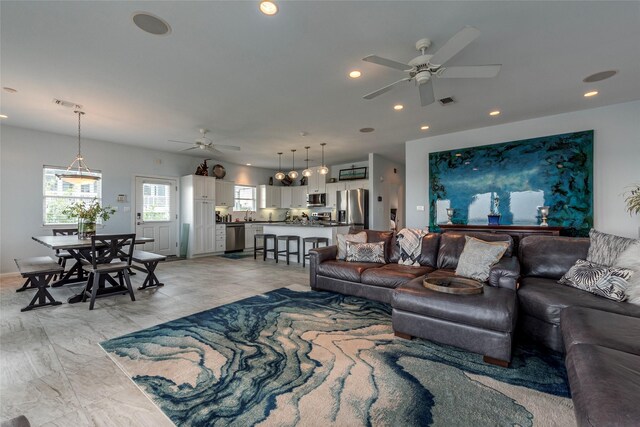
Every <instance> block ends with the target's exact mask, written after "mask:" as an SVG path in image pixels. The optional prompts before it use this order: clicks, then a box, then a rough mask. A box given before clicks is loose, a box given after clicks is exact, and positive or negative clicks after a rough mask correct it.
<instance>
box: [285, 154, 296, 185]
mask: <svg viewBox="0 0 640 427" xmlns="http://www.w3.org/2000/svg"><path fill="white" fill-rule="evenodd" d="M287 175H289V178H291V179H296V178H297V177H298V172H297V171H296V150H291V170H290V171H289V173H288V174H287Z"/></svg>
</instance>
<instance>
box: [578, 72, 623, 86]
mask: <svg viewBox="0 0 640 427" xmlns="http://www.w3.org/2000/svg"><path fill="white" fill-rule="evenodd" d="M616 74H618V72H617V71H616V70H607V71H600V72H599V73H595V74H591V75H590V76H587V77H585V78H584V79H582V81H583V82H585V83H593V82H599V81H602V80H605V79H608V78H610V77H613V76H615V75H616Z"/></svg>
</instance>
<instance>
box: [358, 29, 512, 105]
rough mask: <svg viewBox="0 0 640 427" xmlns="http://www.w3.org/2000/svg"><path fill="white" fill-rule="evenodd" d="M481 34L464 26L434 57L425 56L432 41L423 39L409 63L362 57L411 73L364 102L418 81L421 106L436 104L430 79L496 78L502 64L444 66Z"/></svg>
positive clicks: (373, 93) (367, 96)
mask: <svg viewBox="0 0 640 427" xmlns="http://www.w3.org/2000/svg"><path fill="white" fill-rule="evenodd" d="M479 35H480V31H478V30H477V29H476V28H473V27H469V26H467V27H464V28H463V29H462V30H460V31H458V32H457V33H456V35H454V36H453V37H451V38H450V39H449V40H448V41H447V42H446V43H445V44H444V46H442V47H441V48H440V49H438V51H437V52H436V53H434V54H433V55H426V54H425V51H426V50H427V49H428V48H429V46H431V40H429V39H420V40H418V42H417V43H416V49H417V50H418V51H420V52H421V54H420V55H419V56H417V57H415V58H413V59H412V60H411V61H409V63H408V64H403V63H402V62H398V61H394V60H391V59H386V58H382V57H380V56H376V55H369V56H367V57H366V58H363V61H367V62H372V63H374V64H378V65H384V66H385V67H391V68H395V69H397V70H402V71H404V72H406V73H408V74H409V77H405V78H404V79H401V80H398V81H397V82H394V83H391V84H390V85H388V86H385V87H383V88H382V89H378V90H376V91H375V92H371V93H370V94H367V95H365V96H363V98H364V99H373V98H375V97H376V96H378V95H382V94H383V93H385V92H388V91H390V90H391V89H393V87H394V86H396V85H397V84H400V83H402V82H410V81H415V82H416V84H417V85H418V90H419V91H420V104H421V105H422V106H423V107H424V106H426V105H429V104H431V103H433V102H434V101H435V96H434V94H433V84H432V79H431V77H437V78H441V79H442V78H445V79H467V78H479V77H480V78H488V77H495V76H497V75H498V73H499V72H500V67H501V65H499V64H496V65H469V66H456V67H445V66H443V64H445V63H446V62H447V61H448V60H450V59H451V58H453V57H454V56H455V55H456V54H458V53H459V52H460V51H461V50H462V49H464V48H465V47H467V45H469V44H470V43H471V42H472V41H474V40H475V39H476V38H477V37H478V36H479Z"/></svg>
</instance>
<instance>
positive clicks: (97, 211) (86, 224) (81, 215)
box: [62, 199, 116, 239]
mask: <svg viewBox="0 0 640 427" xmlns="http://www.w3.org/2000/svg"><path fill="white" fill-rule="evenodd" d="M114 213H116V210H115V209H114V208H112V207H111V206H105V207H102V206H100V202H98V200H97V199H93V200H92V201H91V202H89V203H85V202H75V203H72V204H70V205H69V206H67V207H66V208H65V209H64V210H63V211H62V214H63V215H66V216H68V217H70V218H78V238H80V239H86V238H87V237H90V236H92V235H94V234H96V221H97V220H98V218H100V219H102V220H103V221H106V220H108V219H109V218H110V217H111V215H113V214H114Z"/></svg>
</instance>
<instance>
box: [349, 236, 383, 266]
mask: <svg viewBox="0 0 640 427" xmlns="http://www.w3.org/2000/svg"><path fill="white" fill-rule="evenodd" d="M347 261H348V262H381V263H384V242H376V243H354V242H349V241H347Z"/></svg>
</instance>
